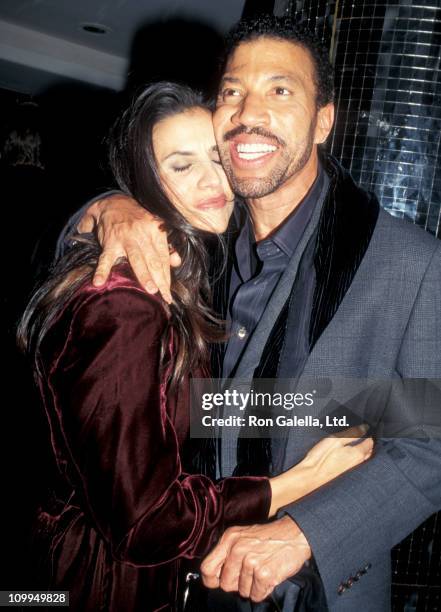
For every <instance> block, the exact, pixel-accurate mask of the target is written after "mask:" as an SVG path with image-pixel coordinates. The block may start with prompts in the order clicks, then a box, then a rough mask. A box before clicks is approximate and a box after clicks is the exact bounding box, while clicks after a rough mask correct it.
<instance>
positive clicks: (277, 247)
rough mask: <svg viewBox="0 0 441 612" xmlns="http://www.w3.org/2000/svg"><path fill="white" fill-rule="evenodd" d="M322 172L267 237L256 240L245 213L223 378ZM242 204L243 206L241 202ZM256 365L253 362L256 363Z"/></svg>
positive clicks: (303, 220) (298, 233) (296, 235)
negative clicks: (297, 203)
mask: <svg viewBox="0 0 441 612" xmlns="http://www.w3.org/2000/svg"><path fill="white" fill-rule="evenodd" d="M323 182H324V171H323V169H322V167H321V166H319V171H318V174H317V178H316V180H315V181H314V183H313V185H312V187H311V189H310V190H309V191H308V193H307V194H306V196H305V197H304V199H303V200H302V202H301V203H300V204H299V205H298V206H297V207H296V208H295V210H294V211H293V212H292V213H291V214H290V215H289V217H288V218H287V219H286V220H285V221H284V223H283V224H282V225H281V226H280V227H279V228H278V229H277V230H276V231H275V232H274V233H273V234H272V235H271V236H270V237H268V238H266V239H265V240H261V241H260V242H256V240H255V237H254V231H253V225H252V221H251V218H250V216H249V214H248V213H247V212H246V211H245V212H244V210H243V208H242V210H241V211H239V213H241V214H242V215H244V214H245V222H244V225H243V227H242V229H241V231H240V233H239V236H238V238H237V240H236V244H235V259H234V264H233V270H232V273H231V281H230V293H229V309H228V314H227V326H228V330H229V332H230V334H231V335H230V338H229V340H228V344H227V348H226V351H225V356H224V362H223V371H222V373H223V377H224V378H229V377H231V376H234V371H235V369H236V366H237V364H238V362H239V359H240V357H241V355H242V353H243V351H244V349H245V347H246V345H247V344H248V341H249V339H250V337H251V335H252V333H253V331H254V330H255V328H256V326H257V324H258V322H259V321H260V318H261V316H262V314H263V311H264V310H265V307H266V305H267V303H268V301H269V299H270V297H271V295H272V293H273V291H274V289H275V288H276V285H277V283H278V281H279V279H280V277H281V275H282V274H283V272H284V270H285V268H286V266H287V265H288V263H289V261H290V259H291V257H292V255H293V253H294V251H295V249H296V247H297V245H298V243H299V241H300V239H301V237H302V234H303V232H304V230H305V228H306V226H307V225H308V222H309V220H310V218H311V215H312V212H313V210H314V206H315V204H316V203H317V200H318V198H319V195H320V193H321V191H322V187H323ZM242 206H243V207H245V205H242ZM256 365H257V364H256Z"/></svg>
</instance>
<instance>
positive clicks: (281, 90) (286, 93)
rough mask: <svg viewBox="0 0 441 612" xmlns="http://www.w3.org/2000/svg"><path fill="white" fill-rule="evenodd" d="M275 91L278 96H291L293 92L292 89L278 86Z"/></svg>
mask: <svg viewBox="0 0 441 612" xmlns="http://www.w3.org/2000/svg"><path fill="white" fill-rule="evenodd" d="M274 92H275V93H276V94H277V95H278V96H289V95H290V94H291V92H290V90H289V89H287V88H286V87H276V88H275V90H274Z"/></svg>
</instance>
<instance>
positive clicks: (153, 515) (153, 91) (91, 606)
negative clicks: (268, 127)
mask: <svg viewBox="0 0 441 612" xmlns="http://www.w3.org/2000/svg"><path fill="white" fill-rule="evenodd" d="M110 158H111V163H112V168H113V171H114V174H115V177H116V180H117V182H118V183H119V185H120V187H121V188H122V189H123V190H124V191H126V192H127V193H129V194H131V195H132V196H133V197H135V198H136V199H137V200H138V202H140V203H141V204H142V205H144V206H145V207H146V208H148V209H149V210H150V211H151V212H153V213H154V214H156V215H158V217H160V218H161V219H162V220H163V221H164V225H165V226H166V229H167V231H168V233H169V238H170V241H171V242H172V243H173V244H174V245H175V247H176V249H177V251H178V252H179V254H180V256H181V258H182V265H181V266H180V267H179V268H178V269H176V270H175V271H174V272H173V279H172V292H173V297H174V302H173V304H172V305H171V306H170V307H168V306H167V305H165V304H164V303H163V302H162V301H161V299H160V298H158V297H157V296H152V295H148V294H147V293H145V292H144V291H143V290H142V288H141V287H140V286H139V285H138V284H137V282H136V280H135V278H134V276H133V274H132V272H131V270H130V268H129V266H128V264H126V263H125V262H122V263H120V264H119V265H118V266H116V267H115V269H114V271H113V273H112V275H111V278H110V280H109V281H108V282H107V284H106V285H105V286H104V287H100V288H95V287H93V286H92V284H91V280H90V279H91V273H92V270H93V267H94V265H95V263H96V258H97V255H98V253H99V248H98V245H97V243H95V242H94V241H91V242H89V243H81V242H78V243H77V244H76V246H75V248H73V249H71V251H70V252H69V253H68V255H67V256H66V257H65V258H64V260H62V261H61V262H59V263H58V265H57V267H56V268H55V270H54V271H53V274H52V276H51V278H50V279H49V280H48V281H47V282H46V283H45V285H44V286H43V287H41V289H40V290H39V291H38V292H37V293H36V294H35V296H34V297H33V299H32V301H31V303H30V305H29V307H28V309H27V311H26V313H25V315H24V318H23V321H22V325H21V328H20V331H19V337H20V339H21V341H22V344H23V345H24V346H26V348H27V350H28V351H30V352H31V353H32V354H33V355H34V357H35V364H36V371H37V379H38V383H39V386H40V389H41V394H42V396H43V399H44V403H45V407H46V412H47V417H48V420H49V424H50V430H51V439H52V446H53V451H54V454H55V457H56V462H57V467H58V471H59V477H58V480H57V482H56V483H54V487H53V493H52V496H51V499H50V501H48V503H47V505H46V506H45V507H44V508H42V509H41V510H40V512H39V516H38V520H37V528H36V544H35V546H36V551H37V556H38V558H39V571H40V576H41V578H40V583H39V588H50V589H64V590H69V591H70V607H71V609H73V610H81V611H82V612H84V611H87V610H109V611H112V612H113V611H121V610H127V611H130V612H134V611H136V610H174V609H176V606H177V599H178V595H177V593H178V573H179V570H180V560H181V559H187V560H188V559H190V560H191V559H198V558H200V557H202V556H204V555H205V554H206V553H207V552H208V551H209V550H210V548H211V547H212V546H213V545H214V544H215V542H216V541H217V539H218V538H219V536H220V535H221V534H222V532H223V531H224V530H225V528H226V527H228V526H229V525H234V524H249V523H253V522H259V521H265V520H266V519H267V518H268V517H270V516H273V515H274V514H275V512H276V511H277V509H278V508H280V507H281V506H283V505H286V504H287V503H291V502H293V501H295V500H296V499H298V498H299V497H301V496H303V495H305V494H306V493H308V492H310V491H311V490H313V489H314V488H316V487H318V486H320V485H321V484H323V483H324V482H326V481H328V480H330V479H332V478H334V477H336V476H338V475H339V474H340V473H341V472H342V471H344V470H346V469H349V468H351V467H353V466H355V465H356V464H358V463H360V462H361V461H363V460H364V459H366V458H367V457H368V456H369V454H370V452H371V449H372V441H371V440H367V441H364V442H362V443H360V444H359V445H358V446H356V447H352V446H345V445H344V441H343V440H341V439H338V438H332V439H327V440H324V441H322V442H320V443H319V444H318V445H317V446H316V447H314V449H312V451H311V452H310V453H309V454H308V455H307V457H306V458H305V460H304V461H303V462H302V463H300V464H299V465H298V466H295V467H294V468H292V469H291V470H289V471H288V472H286V473H285V474H283V475H281V476H278V477H277V478H272V479H267V478H263V477H262V478H259V477H242V478H227V479H225V480H223V481H221V482H220V483H218V484H214V483H213V482H212V481H211V480H209V479H208V478H207V477H206V476H203V475H191V474H189V473H187V472H186V471H185V466H186V465H188V464H189V458H191V454H192V452H193V451H192V448H191V445H190V441H189V435H188V434H189V414H188V401H189V400H188V384H189V378H190V377H191V376H202V375H204V374H206V373H207V372H206V362H207V345H208V342H213V341H216V340H219V339H221V337H222V331H221V330H220V328H219V324H218V322H217V321H216V318H215V317H214V315H213V314H212V313H211V312H210V310H209V308H208V306H207V305H206V302H205V301H204V300H205V299H208V294H209V291H208V289H209V287H208V276H207V270H206V264H207V253H206V251H205V248H204V237H206V234H207V233H208V232H215V233H221V232H223V231H224V230H225V229H226V227H227V224H228V219H229V216H230V214H231V211H232V206H233V197H232V193H231V190H230V188H229V185H228V183H227V180H226V177H225V174H224V173H223V170H222V167H221V166H220V163H219V157H218V153H217V148H216V143H215V140H214V135H213V129H212V125H211V113H210V111H209V110H208V109H207V108H206V107H205V106H204V105H203V103H202V100H201V98H200V97H199V96H197V95H196V94H195V93H194V92H192V91H191V90H189V89H187V88H184V87H181V86H178V85H174V84H170V83H159V84H156V85H152V86H150V87H147V88H146V89H145V90H144V91H143V92H142V93H141V94H140V95H139V96H138V97H137V98H136V99H135V100H134V102H133V104H132V105H131V107H130V108H129V109H128V110H127V111H126V112H125V113H124V115H123V116H122V119H121V120H120V122H119V125H118V128H117V130H116V133H115V135H114V139H113V143H112V145H111V155H110Z"/></svg>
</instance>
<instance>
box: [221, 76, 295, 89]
mask: <svg viewBox="0 0 441 612" xmlns="http://www.w3.org/2000/svg"><path fill="white" fill-rule="evenodd" d="M266 78H267V80H268V81H291V82H292V83H300V82H301V81H300V79H299V77H297V76H296V75H294V74H290V73H286V74H271V75H268V76H267V77H266ZM240 82H241V79H239V78H237V77H233V76H228V75H227V76H224V77H222V79H221V83H220V84H221V87H222V86H223V85H226V84H228V83H230V84H233V85H237V84H238V83H240Z"/></svg>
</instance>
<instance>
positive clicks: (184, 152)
mask: <svg viewBox="0 0 441 612" xmlns="http://www.w3.org/2000/svg"><path fill="white" fill-rule="evenodd" d="M173 155H186V156H187V157H189V156H191V155H194V152H193V151H173V152H172V153H169V154H168V155H166V156H165V157H164V159H163V160H162V161H163V162H165V160H166V159H168V158H169V157H172V156H173Z"/></svg>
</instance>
